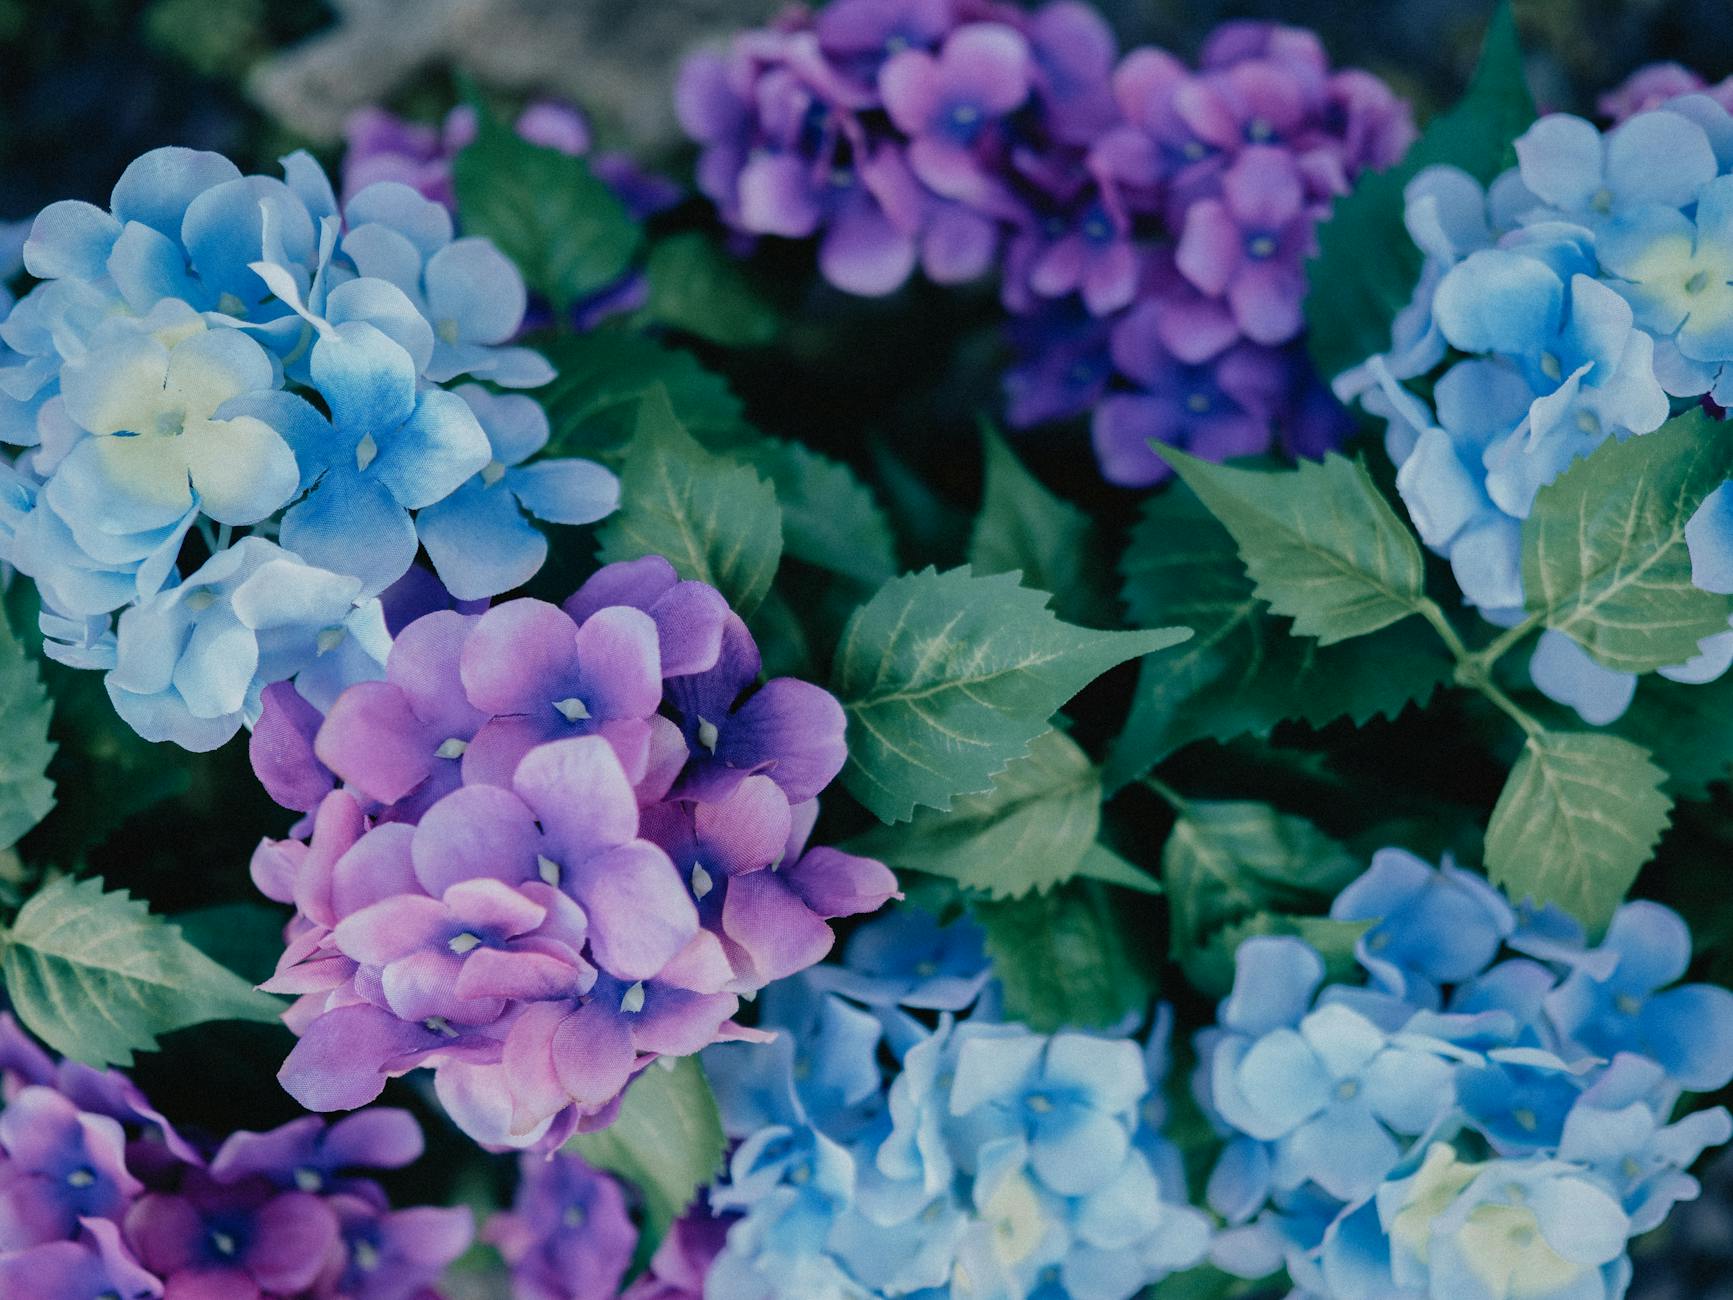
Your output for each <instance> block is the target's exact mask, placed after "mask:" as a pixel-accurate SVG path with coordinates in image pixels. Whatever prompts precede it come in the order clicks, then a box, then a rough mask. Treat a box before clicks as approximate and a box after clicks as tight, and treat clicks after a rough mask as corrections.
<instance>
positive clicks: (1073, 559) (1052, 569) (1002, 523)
mask: <svg viewBox="0 0 1733 1300" xmlns="http://www.w3.org/2000/svg"><path fill="white" fill-rule="evenodd" d="M981 438H982V442H983V444H984V447H985V453H986V472H987V482H986V491H985V494H984V495H983V498H982V501H981V513H980V514H979V515H978V516H977V517H976V519H975V528H974V532H973V533H972V534H970V537H969V564H970V567H972V568H973V569H974V570H975V572H976V573H983V574H990V573H1021V574H1022V575H1023V585H1024V586H1026V587H1033V588H1035V589H1036V590H1037V591H1047V592H1051V593H1052V594H1053V608H1054V610H1055V611H1057V613H1058V614H1059V616H1060V617H1061V618H1063V619H1065V620H1067V621H1068V622H1072V623H1087V624H1091V625H1096V626H1099V625H1100V624H1102V623H1105V622H1107V621H1108V615H1109V613H1110V606H1109V602H1108V600H1107V598H1106V596H1105V595H1104V594H1103V593H1102V591H1101V590H1100V583H1101V575H1102V574H1103V572H1104V571H1105V569H1106V565H1105V564H1104V563H1103V560H1102V556H1101V554H1100V539H1099V538H1098V537H1097V536H1096V532H1095V525H1094V523H1093V522H1092V521H1091V520H1090V518H1089V516H1088V515H1086V514H1084V513H1083V512H1082V511H1081V510H1079V509H1078V508H1077V507H1076V506H1074V505H1072V504H1071V503H1070V502H1069V501H1066V500H1065V499H1064V498H1063V497H1059V496H1056V495H1054V494H1053V493H1052V492H1050V491H1048V490H1047V487H1046V485H1045V484H1043V483H1042V482H1041V480H1040V479H1038V478H1036V477H1035V476H1034V475H1033V474H1031V473H1030V472H1029V471H1028V470H1027V469H1025V468H1024V467H1023V462H1022V461H1020V460H1018V459H1017V454H1016V453H1015V452H1014V451H1012V450H1011V448H1010V447H1009V446H1007V445H1006V443H1005V440H1004V439H1003V438H1001V437H1000V436H999V435H998V434H997V433H996V432H995V431H994V430H993V429H992V427H991V426H988V425H983V426H982V429H981Z"/></svg>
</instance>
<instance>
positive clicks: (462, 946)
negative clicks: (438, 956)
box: [445, 930, 481, 957]
mask: <svg viewBox="0 0 1733 1300" xmlns="http://www.w3.org/2000/svg"><path fill="white" fill-rule="evenodd" d="M445 946H446V947H447V948H450V949H451V950H452V951H453V952H454V953H456V954H457V955H458V956H459V957H461V956H463V955H464V954H465V953H466V952H473V951H474V950H475V949H477V948H479V947H481V937H480V936H479V935H474V934H471V933H470V932H469V931H468V930H465V931H464V932H463V933H462V934H458V935H453V936H452V938H451V942H450V943H448V944H446V945H445Z"/></svg>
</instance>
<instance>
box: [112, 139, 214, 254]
mask: <svg viewBox="0 0 1733 1300" xmlns="http://www.w3.org/2000/svg"><path fill="white" fill-rule="evenodd" d="M240 176H241V169H240V168H238V167H236V166H235V165H234V163H232V162H230V161H229V160H228V159H227V158H225V157H223V156H222V155H221V154H218V153H209V152H206V151H204V150H201V149H182V148H178V147H173V146H171V147H169V148H165V149H152V150H151V151H150V152H149V153H147V154H143V155H141V156H140V157H138V158H136V159H134V160H133V161H132V162H131V163H129V164H128V165H127V169H126V170H125V171H124V172H122V173H121V174H120V180H119V181H117V182H116V183H115V186H114V192H113V193H112V194H111V195H110V196H109V208H110V209H111V210H112V211H113V213H114V215H115V216H117V217H119V218H120V219H121V220H122V221H142V222H144V224H145V225H147V226H151V227H154V228H155V229H157V230H160V231H162V233H163V234H165V235H167V236H169V237H170V238H171V239H179V238H180V233H181V221H182V219H183V218H184V217H185V216H186V211H187V208H188V207H189V206H191V204H192V202H193V200H194V199H196V198H198V196H199V195H201V194H203V193H204V192H205V191H206V190H209V189H212V188H214V187H215V186H218V185H221V184H224V183H225V182H227V181H234V180H239V179H240Z"/></svg>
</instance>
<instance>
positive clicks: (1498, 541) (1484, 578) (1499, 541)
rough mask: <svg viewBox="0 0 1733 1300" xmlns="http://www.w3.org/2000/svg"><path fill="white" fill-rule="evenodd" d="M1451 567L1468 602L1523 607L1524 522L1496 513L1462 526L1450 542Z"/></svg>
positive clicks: (1490, 606) (1483, 606)
mask: <svg viewBox="0 0 1733 1300" xmlns="http://www.w3.org/2000/svg"><path fill="white" fill-rule="evenodd" d="M1450 569H1451V572H1452V573H1454V574H1455V575H1456V585H1457V586H1458V587H1460V588H1461V589H1462V594H1463V596H1464V597H1466V598H1467V600H1468V602H1469V604H1471V605H1477V606H1479V607H1480V608H1481V609H1483V610H1499V609H1513V608H1514V609H1520V608H1521V607H1522V526H1521V525H1520V524H1519V523H1517V521H1516V520H1514V519H1507V518H1503V517H1495V518H1492V519H1487V520H1484V521H1482V522H1480V523H1477V524H1475V525H1473V526H1472V527H1470V528H1466V529H1464V530H1463V532H1462V535H1461V536H1459V537H1458V538H1457V539H1456V540H1455V541H1454V542H1453V543H1451V546H1450Z"/></svg>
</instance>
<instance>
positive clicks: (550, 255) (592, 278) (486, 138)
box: [451, 112, 644, 311]
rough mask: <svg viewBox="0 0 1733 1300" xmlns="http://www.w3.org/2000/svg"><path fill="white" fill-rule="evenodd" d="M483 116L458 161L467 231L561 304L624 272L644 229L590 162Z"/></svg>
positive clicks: (455, 169) (455, 170)
mask: <svg viewBox="0 0 1733 1300" xmlns="http://www.w3.org/2000/svg"><path fill="white" fill-rule="evenodd" d="M477 116H478V118H479V121H478V123H477V129H476V136H475V140H474V141H473V142H472V143H471V144H469V145H468V146H467V147H466V148H465V149H464V150H463V151H462V152H461V153H459V154H458V155H457V158H456V159H455V160H454V161H453V163H452V168H451V172H452V182H453V184H454V185H455V187H456V190H457V208H458V212H459V213H460V214H461V216H462V218H463V228H464V233H465V234H468V235H481V236H483V237H485V238H488V239H491V240H493V242H494V243H495V244H496V245H498V246H499V250H500V251H501V252H502V253H504V254H505V255H506V256H507V257H509V258H511V260H512V261H514V262H516V263H517V266H518V269H519V270H520V271H522V272H523V277H524V281H525V283H527V284H528V285H529V287H530V288H531V289H534V290H535V291H536V292H538V293H540V294H541V295H542V296H543V297H545V298H547V299H549V300H550V301H552V302H553V304H554V305H555V307H557V308H558V309H560V310H561V311H564V310H566V309H567V308H569V307H570V306H571V305H572V304H573V303H575V302H577V301H578V300H579V299H581V298H584V297H587V296H588V295H590V294H592V293H595V292H596V291H597V290H599V289H602V288H605V287H606V286H607V285H609V284H611V283H613V282H614V281H615V280H617V279H619V278H620V276H622V275H624V274H625V273H626V271H627V270H629V269H630V267H631V265H632V258H633V256H634V255H635V254H636V253H637V251H638V246H639V244H640V243H642V242H643V238H644V232H643V231H642V230H641V229H640V228H639V226H638V223H637V222H636V221H634V220H633V219H632V215H631V213H629V212H628V211H626V206H625V204H623V203H621V202H620V200H619V198H618V197H617V196H616V195H615V194H614V192H613V191H612V190H611V189H609V188H608V186H607V185H606V184H605V183H604V182H603V181H602V180H601V179H600V178H598V177H597V176H596V175H595V173H594V172H592V171H591V170H590V165H589V164H588V163H587V162H585V161H584V160H583V159H582V158H574V157H572V156H571V155H570V154H565V153H561V152H560V151H559V150H558V149H549V148H545V147H543V146H542V145H538V144H531V143H530V142H529V141H528V140H525V139H523V138H521V137H520V136H519V135H518V134H517V132H515V131H513V130H512V129H511V128H510V127H509V126H506V125H505V124H504V123H502V122H500V121H498V120H497V119H496V118H494V117H493V115H492V114H490V113H486V112H482V113H479V114H478V115H477Z"/></svg>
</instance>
